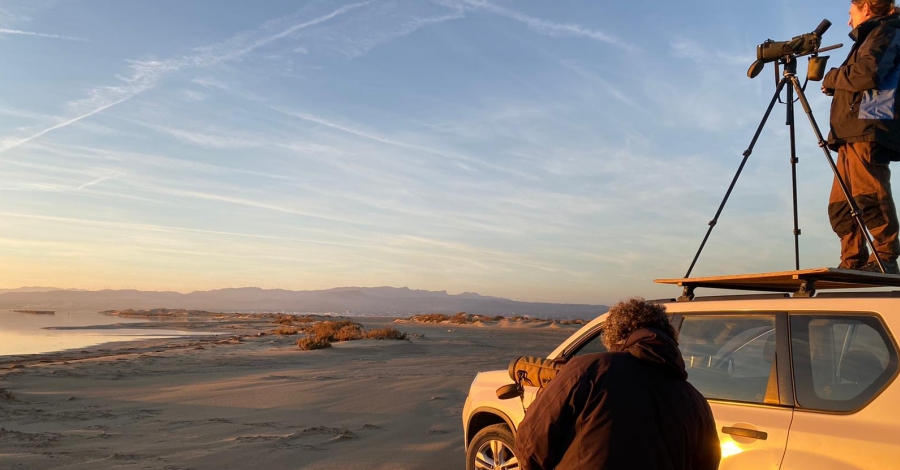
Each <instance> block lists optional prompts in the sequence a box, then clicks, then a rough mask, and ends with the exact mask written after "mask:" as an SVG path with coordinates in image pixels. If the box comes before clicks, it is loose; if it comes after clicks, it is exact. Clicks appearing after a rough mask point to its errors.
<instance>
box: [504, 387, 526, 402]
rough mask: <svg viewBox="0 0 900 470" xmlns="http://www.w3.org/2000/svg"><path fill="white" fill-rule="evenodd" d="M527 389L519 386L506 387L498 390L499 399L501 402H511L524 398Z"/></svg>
mask: <svg viewBox="0 0 900 470" xmlns="http://www.w3.org/2000/svg"><path fill="white" fill-rule="evenodd" d="M524 395H525V389H524V388H522V386H520V385H519V384H509V385H504V386H502V387H500V388H498V389H497V398H499V399H501V400H509V399H510V398H516V397H523V396H524Z"/></svg>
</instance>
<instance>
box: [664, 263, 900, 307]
mask: <svg viewBox="0 0 900 470" xmlns="http://www.w3.org/2000/svg"><path fill="white" fill-rule="evenodd" d="M654 282H656V283H659V284H673V285H678V286H681V287H684V294H683V295H682V296H681V297H680V298H679V299H678V300H691V299H693V298H694V289H696V288H697V287H710V288H716V289H734V290H752V291H765V292H789V293H793V294H794V296H795V297H812V296H813V295H815V292H816V290H824V289H855V288H865V287H900V276H898V275H894V274H882V273H871V272H865V271H855V270H849V269H837V268H813V269H801V270H799V271H780V272H772V273H756V274H735V275H728V276H712V277H691V278H678V279H656V280H654Z"/></svg>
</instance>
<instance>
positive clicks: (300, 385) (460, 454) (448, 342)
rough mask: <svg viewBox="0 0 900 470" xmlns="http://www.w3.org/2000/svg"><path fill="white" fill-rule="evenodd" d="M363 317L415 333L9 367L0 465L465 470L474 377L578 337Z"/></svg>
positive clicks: (40, 359)
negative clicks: (313, 345) (467, 404)
mask: <svg viewBox="0 0 900 470" xmlns="http://www.w3.org/2000/svg"><path fill="white" fill-rule="evenodd" d="M353 320H354V321H358V322H360V323H362V324H363V326H364V327H365V328H367V329H369V328H379V327H384V326H392V327H395V328H397V329H399V330H401V331H403V332H406V333H408V334H409V335H410V338H409V339H408V340H401V341H394V340H369V339H367V340H358V341H351V342H342V343H335V344H334V347H332V348H329V349H322V350H314V351H301V350H299V348H297V346H296V340H297V336H280V335H272V334H270V333H271V332H272V331H273V330H274V329H275V326H276V325H273V324H272V323H271V320H266V319H255V320H253V319H245V320H241V321H223V319H222V318H207V319H192V320H191V321H190V322H187V323H183V324H182V325H181V327H184V328H193V329H197V330H198V331H199V330H202V331H210V330H214V329H218V330H219V331H221V330H223V329H225V330H227V331H229V333H230V334H229V335H225V336H218V337H214V338H177V339H165V340H147V341H141V342H126V343H114V344H107V345H102V346H98V347H93V348H86V349H83V350H78V351H67V352H57V353H48V354H41V355H32V356H19V357H16V356H0V388H2V389H3V391H0V423H2V424H0V428H2V429H0V468H3V469H18V468H21V469H126V468H127V469H172V470H174V469H197V470H200V469H210V470H212V469H215V470H221V469H223V468H250V467H253V468H258V469H273V470H279V469H300V468H303V469H426V468H427V469H460V468H463V467H464V451H463V437H462V427H461V421H460V420H461V412H462V407H463V402H464V401H465V397H466V393H467V391H468V387H469V385H470V384H471V382H472V379H473V378H474V376H475V374H476V373H477V372H478V371H484V370H491V369H502V368H505V367H506V366H507V364H508V362H509V360H510V359H513V358H515V357H517V356H520V355H543V354H547V353H548V352H550V351H551V350H552V349H553V348H554V347H555V346H556V345H557V344H559V342H560V341H562V340H563V339H565V338H566V337H567V336H568V335H569V334H571V333H572V332H573V331H575V330H576V329H577V328H578V325H562V326H560V325H558V324H555V323H519V322H506V321H500V322H488V323H484V324H477V325H472V324H469V325H456V324H425V323H412V322H405V321H400V322H395V321H394V319H392V318H354V319H353ZM128 326H129V327H134V326H135V325H134V324H129V325H128ZM144 326H145V327H148V328H170V327H171V325H170V324H169V325H167V324H166V323H165V322H162V323H153V324H150V323H148V324H146V325H144Z"/></svg>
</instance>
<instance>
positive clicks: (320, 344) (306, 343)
mask: <svg viewBox="0 0 900 470" xmlns="http://www.w3.org/2000/svg"><path fill="white" fill-rule="evenodd" d="M297 346H299V347H300V349H301V350H303V351H312V350H313V349H325V348H330V347H331V342H330V341H328V340H327V339H322V338H315V337H313V338H303V339H300V340H297Z"/></svg>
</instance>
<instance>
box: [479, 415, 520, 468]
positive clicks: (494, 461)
mask: <svg viewBox="0 0 900 470" xmlns="http://www.w3.org/2000/svg"><path fill="white" fill-rule="evenodd" d="M515 442H516V440H515V438H513V434H512V431H510V430H509V427H507V426H506V425H505V424H492V425H490V426H487V427H485V428H484V429H482V430H481V431H478V433H477V434H475V437H474V438H473V439H472V442H470V443H469V448H468V450H467V451H466V470H518V469H519V459H518V458H517V457H516V454H515V452H514V451H513V449H514V445H515Z"/></svg>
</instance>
